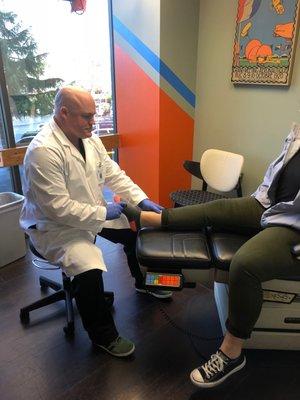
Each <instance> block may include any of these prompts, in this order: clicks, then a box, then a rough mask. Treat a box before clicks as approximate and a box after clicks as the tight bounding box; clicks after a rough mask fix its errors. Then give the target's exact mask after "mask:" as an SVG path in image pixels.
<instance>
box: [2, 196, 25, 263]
mask: <svg viewBox="0 0 300 400" xmlns="http://www.w3.org/2000/svg"><path fill="white" fill-rule="evenodd" d="M23 201H24V196H22V195H20V194H18V193H12V192H4V193H0V267H3V266H4V265H6V264H9V263H11V262H13V261H15V260H17V259H18V258H21V257H24V256H25V254H26V243H25V234H24V232H23V231H22V229H21V228H20V225H19V217H20V211H21V207H22V203H23Z"/></svg>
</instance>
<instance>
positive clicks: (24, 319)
mask: <svg viewBox="0 0 300 400" xmlns="http://www.w3.org/2000/svg"><path fill="white" fill-rule="evenodd" d="M20 320H21V322H22V324H24V325H26V324H28V323H29V320H30V318H29V312H28V311H24V310H21V311H20Z"/></svg>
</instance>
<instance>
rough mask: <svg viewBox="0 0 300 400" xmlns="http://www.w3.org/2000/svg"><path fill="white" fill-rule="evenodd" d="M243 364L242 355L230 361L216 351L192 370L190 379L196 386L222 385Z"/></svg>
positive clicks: (244, 361)
mask: <svg viewBox="0 0 300 400" xmlns="http://www.w3.org/2000/svg"><path fill="white" fill-rule="evenodd" d="M245 364H246V358H245V356H244V355H243V354H241V355H240V356H239V357H237V358H235V359H231V358H229V357H227V356H226V355H225V354H224V353H223V352H222V351H221V350H218V351H217V352H216V353H215V354H212V356H211V357H210V359H209V360H208V361H207V362H206V363H205V364H203V365H201V366H200V367H199V368H196V369H194V370H193V371H192V372H191V375H190V378H191V381H192V382H193V384H194V385H196V386H199V387H202V388H211V387H214V386H218V385H220V384H221V383H223V382H224V381H225V380H226V379H227V378H228V377H229V376H230V375H232V374H234V373H235V372H237V371H239V370H240V369H242V368H244V366H245Z"/></svg>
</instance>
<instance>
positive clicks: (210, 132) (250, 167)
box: [194, 0, 300, 194]
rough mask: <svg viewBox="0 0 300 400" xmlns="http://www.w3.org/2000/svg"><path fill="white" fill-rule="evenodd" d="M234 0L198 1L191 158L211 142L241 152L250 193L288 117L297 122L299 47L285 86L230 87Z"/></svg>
mask: <svg viewBox="0 0 300 400" xmlns="http://www.w3.org/2000/svg"><path fill="white" fill-rule="evenodd" d="M237 4H238V1H237V0H200V13H199V36H198V67H197V88H196V95H197V104H196V121H195V122H196V123H195V126H196V127H195V137H194V160H199V159H200V157H201V154H202V153H203V151H204V150H205V149H207V148H211V147H215V148H219V149H224V150H228V151H233V152H237V153H240V154H243V155H244V157H245V167H244V181H243V189H244V193H245V194H249V193H251V192H252V191H253V190H254V189H255V188H256V186H257V185H258V184H259V183H260V181H261V179H262V177H263V175H264V172H265V169H266V167H267V166H268V164H269V162H270V161H271V160H272V159H274V158H275V156H276V155H277V154H278V153H279V151H280V150H281V146H282V141H283V139H284V138H285V136H287V134H288V131H289V129H290V126H291V123H292V121H297V122H300V112H299V110H300V50H299V42H298V45H297V49H296V55H295V63H294V70H293V77H292V81H291V85H290V87H289V88H283V87H271V86H261V87H254V86H243V87H241V86H233V84H232V83H231V81H230V77H231V65H232V48H233V39H234V33H235V19H236V12H237ZM194 186H195V185H194Z"/></svg>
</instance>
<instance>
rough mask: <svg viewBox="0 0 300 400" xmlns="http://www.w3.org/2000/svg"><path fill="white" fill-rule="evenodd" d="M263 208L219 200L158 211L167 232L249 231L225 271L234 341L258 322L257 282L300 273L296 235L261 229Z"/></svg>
mask: <svg viewBox="0 0 300 400" xmlns="http://www.w3.org/2000/svg"><path fill="white" fill-rule="evenodd" d="M264 210H265V209H264V208H263V207H262V206H261V204H260V203H259V202H257V201H256V200H255V199H254V198H253V197H242V198H234V199H222V200H216V201H212V202H209V203H204V204H197V205H193V206H186V207H180V208H173V209H165V210H163V212H162V227H163V228H166V229H168V230H172V229H174V230H184V229H188V230H199V229H202V228H204V227H207V226H211V227H213V228H217V229H230V230H232V231H236V232H239V233H241V232H252V233H253V235H254V236H252V237H251V239H249V240H248V241H247V242H246V243H245V244H244V245H243V246H242V247H240V249H239V250H238V251H237V253H236V254H235V255H234V257H233V259H232V261H231V264H230V270H229V312H228V320H227V323H226V327H227V329H228V331H229V332H230V333H231V334H233V335H234V336H236V337H238V338H241V339H247V338H249V337H250V335H251V332H252V330H253V327H254V325H255V323H256V321H257V319H258V317H259V314H260V311H261V307H262V302H263V295H262V287H261V283H262V282H266V281H269V280H271V279H281V278H285V277H288V276H293V275H299V274H300V260H298V259H297V258H295V257H294V256H293V255H292V254H291V247H292V246H293V245H295V244H297V243H299V242H300V232H299V231H297V230H294V229H291V228H288V227H284V226H274V227H270V228H266V229H263V230H262V229H261V227H260V220H261V216H262V214H263V212H264Z"/></svg>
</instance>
